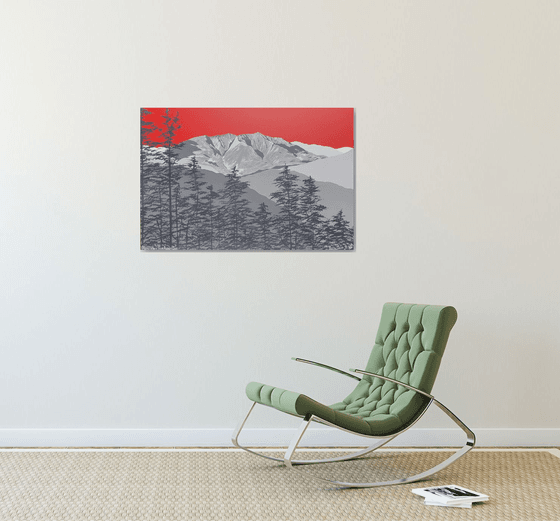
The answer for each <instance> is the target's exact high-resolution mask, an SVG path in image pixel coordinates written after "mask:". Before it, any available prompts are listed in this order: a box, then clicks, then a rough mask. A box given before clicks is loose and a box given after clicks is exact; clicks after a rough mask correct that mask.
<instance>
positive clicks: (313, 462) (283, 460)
mask: <svg viewBox="0 0 560 521" xmlns="http://www.w3.org/2000/svg"><path fill="white" fill-rule="evenodd" d="M255 405H257V402H253V403H252V405H251V408H250V409H249V412H248V413H247V415H246V416H245V418H244V419H243V420H242V421H241V422H240V423H239V425H238V426H237V428H236V429H235V431H234V432H233V435H232V438H231V442H232V443H233V444H234V445H235V446H236V447H237V448H239V449H243V450H244V451H246V452H250V453H251V454H254V455H255V456H260V457H261V458H266V459H269V460H272V461H277V462H278V463H286V457H285V456H284V458H275V457H273V456H266V455H265V454H262V453H260V452H257V451H255V450H252V449H249V448H248V447H245V446H243V445H241V444H240V443H239V440H238V438H239V434H240V433H241V431H242V430H243V428H244V427H245V423H247V420H248V419H249V416H250V415H251V413H252V412H253V409H254V408H255ZM310 421H311V420H310ZM321 423H322V422H321ZM304 424H305V425H306V426H305V428H303V432H302V433H301V434H300V435H299V436H298V435H296V438H297V439H298V443H299V440H301V437H302V436H303V433H304V432H305V430H306V429H307V427H308V426H309V422H306V420H305V419H304V421H303V423H302V425H304ZM300 429H302V426H300ZM298 432H299V431H298ZM394 437H395V436H388V437H386V438H382V439H380V440H377V441H376V442H375V443H374V444H373V445H370V446H369V447H366V448H365V449H361V450H359V451H357V452H352V453H350V454H346V455H345V456H339V457H337V458H324V459H315V460H292V459H291V457H290V458H289V463H286V464H287V465H288V466H292V465H316V464H318V463H335V462H337V461H350V460H353V459H356V458H360V457H361V456H364V455H365V454H368V453H370V452H372V451H374V450H375V449H378V448H380V447H382V446H383V445H385V444H386V443H389V442H390V441H391V440H392V439H393V438H394ZM292 443H294V442H293V440H292ZM295 449H296V446H294V451H295ZM288 450H289V448H288ZM292 456H293V452H292Z"/></svg>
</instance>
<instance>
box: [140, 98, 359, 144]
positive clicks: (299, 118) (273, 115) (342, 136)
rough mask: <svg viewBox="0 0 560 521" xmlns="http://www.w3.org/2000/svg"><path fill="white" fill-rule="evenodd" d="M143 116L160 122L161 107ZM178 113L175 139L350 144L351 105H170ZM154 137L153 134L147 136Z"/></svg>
mask: <svg viewBox="0 0 560 521" xmlns="http://www.w3.org/2000/svg"><path fill="white" fill-rule="evenodd" d="M148 110H149V111H150V112H151V113H152V114H151V115H150V116H148V117H147V118H146V120H148V121H152V122H154V123H155V124H156V125H158V126H160V125H161V124H162V122H163V119H162V117H161V116H162V115H163V114H165V110H166V109H165V108H148ZM169 111H170V114H172V115H174V114H175V113H176V112H178V113H179V119H180V121H181V126H182V128H181V129H180V130H179V131H178V132H177V138H176V143H181V142H183V141H186V140H187V139H191V138H193V137H197V136H203V135H206V136H216V135H219V134H228V133H230V134H236V135H239V134H253V133H255V132H260V133H261V134H264V135H266V136H271V137H281V138H283V139H285V140H286V141H300V142H302V143H307V144H313V145H325V146H329V147H333V148H340V147H353V146H354V109H351V108H170V109H169ZM150 137H151V138H152V139H157V137H156V135H152V136H150Z"/></svg>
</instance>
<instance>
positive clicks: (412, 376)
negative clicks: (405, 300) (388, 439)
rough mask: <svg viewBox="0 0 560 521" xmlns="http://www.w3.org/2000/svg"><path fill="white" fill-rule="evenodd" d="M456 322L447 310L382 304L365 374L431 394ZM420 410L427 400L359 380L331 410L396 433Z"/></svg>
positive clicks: (386, 384)
mask: <svg viewBox="0 0 560 521" xmlns="http://www.w3.org/2000/svg"><path fill="white" fill-rule="evenodd" d="M456 321H457V311H456V310H455V308H453V307H451V306H427V305H420V304H401V303H393V302H390V303H387V304H385V305H384V306H383V312H382V314H381V322H380V324H379V330H378V332H377V336H376V338H375V345H374V346H373V349H372V351H371V355H370V357H369V361H368V363H367V365H366V371H369V372H372V373H377V374H380V375H382V376H387V377H389V378H393V379H395V380H398V381H400V382H403V383H405V384H409V385H411V386H413V387H416V388H418V389H420V390H422V391H424V392H427V393H430V392H431V390H432V387H433V385H434V382H435V379H436V376H437V373H438V369H439V365H440V362H441V357H442V355H443V352H444V350H445V346H446V344H447V339H448V338H449V333H450V331H451V329H452V328H453V326H454V325H455V322H456ZM425 405H427V399H426V398H424V397H422V396H421V395H419V394H418V393H416V392H414V391H411V390H407V389H406V388H404V387H402V386H398V385H396V384H394V383H391V382H387V381H386V380H381V379H380V378H375V377H371V376H364V378H363V379H362V381H361V382H360V383H359V384H358V386H357V387H356V389H355V390H354V391H353V392H352V393H351V394H350V395H349V396H348V397H347V398H346V399H345V400H344V401H343V402H342V403H340V404H337V407H336V409H338V410H344V411H345V412H347V413H350V414H354V415H357V416H360V417H362V418H363V419H364V420H365V421H368V422H371V421H373V422H375V423H378V424H381V422H380V420H383V423H384V427H383V431H385V430H388V431H395V430H396V431H398V430H402V429H403V428H405V427H406V426H407V425H408V424H410V423H411V422H412V421H414V419H415V418H417V417H418V415H419V414H421V412H422V411H423V409H424V406H425ZM341 406H343V409H342V407H341Z"/></svg>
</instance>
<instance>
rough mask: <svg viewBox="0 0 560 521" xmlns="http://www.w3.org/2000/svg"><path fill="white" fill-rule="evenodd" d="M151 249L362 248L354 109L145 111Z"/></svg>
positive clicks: (143, 234) (145, 222) (144, 178)
mask: <svg viewBox="0 0 560 521" xmlns="http://www.w3.org/2000/svg"><path fill="white" fill-rule="evenodd" d="M140 139H141V146H140V199H141V200H140V242H141V249H142V250H148V251H261V252H263V251H310V252H312V251H313V252H321V251H323V252H325V251H353V250H354V228H355V190H354V110H353V109H351V108H221V109H220V108H142V109H140Z"/></svg>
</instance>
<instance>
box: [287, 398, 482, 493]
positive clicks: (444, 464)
mask: <svg viewBox="0 0 560 521" xmlns="http://www.w3.org/2000/svg"><path fill="white" fill-rule="evenodd" d="M433 402H435V404H436V405H437V406H438V407H439V408H440V409H441V410H442V411H443V412H445V414H447V416H449V417H450V418H451V419H452V420H453V421H454V422H455V423H456V424H457V425H458V426H459V427H460V428H461V429H462V430H463V432H464V433H465V434H466V435H467V441H466V443H465V445H464V446H463V447H462V448H461V449H459V450H458V451H457V452H455V453H454V454H453V455H451V456H450V457H449V458H447V459H446V460H444V461H442V462H441V463H439V464H438V465H436V466H435V467H432V468H431V469H428V470H426V471H424V472H421V473H419V474H415V475H413V476H408V477H406V478H400V479H394V480H389V481H378V482H374V483H353V482H345V481H335V480H330V479H326V478H320V477H318V476H313V475H311V474H307V473H305V472H303V473H302V474H303V475H305V476H306V477H309V478H312V479H316V480H319V481H323V482H327V483H330V484H331V485H335V486H337V487H341V488H371V487H384V486H387V485H401V484H404V483H412V482H414V481H420V480H423V479H425V478H427V477H429V476H431V475H433V474H435V473H436V472H439V471H440V470H443V469H444V468H445V467H447V466H449V465H451V464H452V463H453V462H455V461H457V460H458V459H459V458H460V457H462V456H464V455H465V454H466V453H467V452H469V451H470V450H471V449H472V448H473V447H474V445H475V442H476V437H475V435H474V433H473V432H472V431H471V430H470V429H469V428H468V427H467V426H466V425H465V424H464V423H463V422H462V421H461V420H460V419H459V418H458V417H457V416H455V414H453V413H452V412H451V411H450V410H449V409H448V408H447V407H445V405H443V404H442V403H441V402H439V401H438V400H436V399H435V398H433ZM430 405H431V402H430ZM428 407H429V406H428ZM312 420H313V416H309V417H305V418H304V420H303V422H302V423H301V425H300V427H299V429H298V431H297V433H296V435H295V436H294V438H293V439H292V442H291V443H290V446H289V447H288V450H287V451H286V454H285V455H284V463H285V464H286V466H287V467H289V468H295V467H294V466H293V463H295V462H294V461H292V460H291V458H292V456H293V454H294V452H295V450H296V448H297V446H298V444H299V442H300V441H301V438H302V437H303V435H304V433H305V431H306V430H307V427H308V426H309V424H310V422H311V421H312ZM333 427H336V425H333ZM403 432H404V431H403ZM387 441H388V440H387ZM375 448H378V447H375ZM368 452H371V451H368ZM323 462H325V463H327V461H326V460H323Z"/></svg>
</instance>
